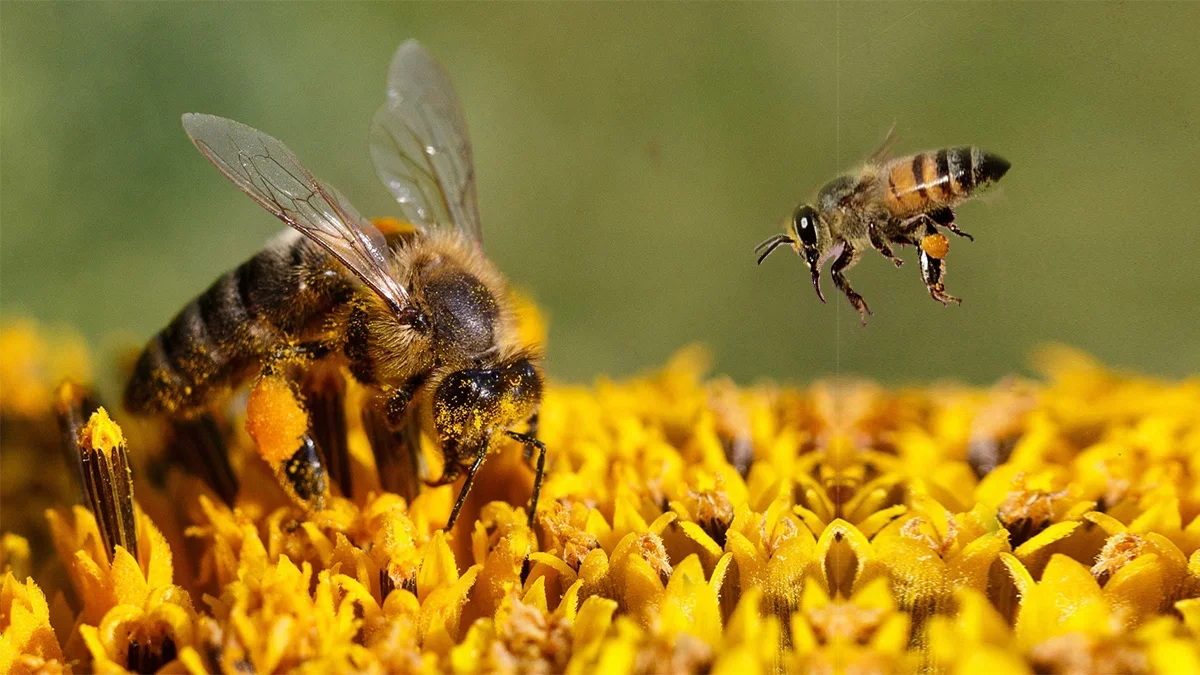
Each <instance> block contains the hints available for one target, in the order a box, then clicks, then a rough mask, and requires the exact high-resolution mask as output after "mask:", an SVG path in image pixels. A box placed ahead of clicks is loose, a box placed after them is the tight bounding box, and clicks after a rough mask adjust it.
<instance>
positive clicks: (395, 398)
mask: <svg viewBox="0 0 1200 675" xmlns="http://www.w3.org/2000/svg"><path fill="white" fill-rule="evenodd" d="M424 383H425V378H424V376H418V377H414V378H412V379H410V380H408V381H407V382H405V383H404V384H402V385H400V386H399V387H396V388H394V389H391V390H390V391H388V392H387V394H386V395H385V396H386V400H385V401H384V405H383V411H384V414H385V415H386V417H387V421H388V425H390V426H391V427H392V430H397V429H400V428H401V427H403V426H404V425H405V423H406V419H405V413H407V412H408V405H409V404H410V403H412V400H413V397H415V396H416V393H417V389H420V387H421V385H422V384H424Z"/></svg>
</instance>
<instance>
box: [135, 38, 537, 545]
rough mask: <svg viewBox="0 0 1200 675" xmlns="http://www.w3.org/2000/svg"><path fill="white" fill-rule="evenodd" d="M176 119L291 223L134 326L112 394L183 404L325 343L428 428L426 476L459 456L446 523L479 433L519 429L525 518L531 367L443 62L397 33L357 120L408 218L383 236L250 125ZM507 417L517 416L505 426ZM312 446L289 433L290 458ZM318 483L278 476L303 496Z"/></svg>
mask: <svg viewBox="0 0 1200 675" xmlns="http://www.w3.org/2000/svg"><path fill="white" fill-rule="evenodd" d="M183 126H184V129H185V130H186V132H187V134H188V136H189V137H190V138H191V140H192V142H193V143H194V144H195V145H196V147H197V148H198V149H199V150H200V152H201V153H202V154H203V155H204V156H205V157H206V158H207V159H208V160H209V161H210V162H212V163H213V164H214V165H215V166H216V167H217V168H218V169H219V170H220V171H221V173H223V174H224V175H225V177H226V178H228V179H229V180H230V181H232V182H233V183H234V184H235V185H236V186H237V187H238V188H239V189H241V190H242V191H243V192H245V193H246V194H247V195H249V196H250V198H251V199H253V200H254V201H255V202H257V203H258V204H259V205H260V206H262V207H263V208H265V209H266V210H267V211H269V212H271V213H272V214H273V215H275V216H276V217H277V218H279V219H280V220H282V221H283V222H285V223H287V224H288V225H289V226H291V228H292V229H289V230H284V232H283V233H282V234H281V235H280V236H278V237H277V238H276V239H275V240H273V241H272V242H271V243H269V244H268V245H267V246H266V248H264V249H263V250H262V251H260V252H259V253H258V254H256V255H255V256H253V257H252V258H250V259H249V260H247V261H246V262H244V263H242V264H241V265H240V266H239V267H237V268H235V269H233V270H231V271H229V272H227V273H225V274H223V275H222V276H221V277H220V278H219V279H217V281H216V282H215V283H213V285H212V286H211V287H209V289H208V290H207V291H205V292H204V293H202V294H201V295H199V296H198V297H197V298H195V299H194V300H192V301H191V302H190V303H188V305H187V306H186V307H184V309H183V310H182V311H181V312H180V313H179V314H178V315H177V316H175V318H174V319H172V321H171V323H170V324H169V325H168V326H167V327H166V328H165V329H164V330H163V331H162V332H160V333H158V334H157V335H155V336H154V338H153V339H151V340H150V342H149V344H148V345H147V346H146V348H145V350H144V351H143V352H142V354H141V356H140V358H139V359H138V361H137V364H136V366H135V368H134V372H133V375H132V377H131V379H130V380H129V383H128V385H127V388H126V390H125V405H126V407H127V408H128V409H129V410H130V411H131V412H134V413H138V414H161V415H165V416H167V417H169V418H174V419H189V418H193V417H195V416H198V415H201V414H204V411H205V410H206V409H207V408H209V407H210V406H211V404H212V403H213V402H214V401H215V400H217V399H218V398H219V397H220V396H221V395H222V394H223V393H224V392H228V391H230V390H232V389H234V388H236V387H238V386H239V385H241V384H243V383H245V382H246V381H248V380H250V379H252V378H254V377H256V376H258V375H259V374H262V373H265V372H270V371H272V370H273V369H274V368H276V367H279V366H280V365H281V364H295V363H300V364H301V365H303V364H304V363H312V362H313V361H314V360H317V359H320V360H322V363H325V362H326V361H324V360H326V359H329V360H332V361H333V362H334V363H339V364H343V365H345V366H346V367H347V369H348V370H349V372H350V373H351V375H352V376H353V377H354V378H355V379H357V380H358V381H359V382H360V383H362V384H364V385H366V386H368V387H371V388H373V389H374V390H375V392H376V395H377V396H380V397H383V399H384V402H383V409H384V410H386V416H387V420H388V422H389V424H391V425H393V426H394V428H395V431H396V432H397V433H398V434H403V433H411V432H412V431H413V429H426V430H428V431H430V433H431V434H432V435H433V437H434V438H436V440H437V441H438V443H439V446H440V449H441V451H442V454H443V456H444V457H445V468H444V470H443V475H442V477H441V478H440V479H439V480H437V481H436V482H434V483H432V484H434V485H443V484H449V483H452V482H453V481H455V480H456V479H457V478H458V477H459V476H460V474H461V473H462V472H464V471H465V472H466V480H465V483H464V484H463V487H462V489H461V490H460V492H459V495H458V498H457V500H456V502H455V504H454V509H453V511H452V512H451V515H450V518H449V522H448V523H447V529H449V528H450V527H451V526H453V524H454V521H455V520H456V519H457V517H458V514H459V511H460V510H461V509H462V505H463V502H464V500H465V499H466V496H467V493H468V492H469V491H470V489H471V484H472V482H473V481H474V479H475V475H476V472H477V471H478V470H479V467H480V465H481V464H482V463H483V461H484V458H485V457H486V456H487V454H488V451H489V449H490V448H491V447H492V445H493V441H495V440H497V439H499V438H501V437H505V436H507V437H509V438H512V439H514V440H516V441H518V442H519V443H522V444H524V445H525V448H526V458H527V459H531V458H532V455H533V451H534V449H535V448H536V449H537V451H538V458H537V468H536V472H537V473H536V477H535V480H534V488H533V495H532V499H531V501H530V508H529V514H528V515H529V521H530V524H532V522H533V516H534V512H535V510H536V508H537V499H538V492H539V491H540V488H541V482H542V475H543V473H544V470H545V462H546V449H545V446H544V445H543V444H542V443H541V441H539V440H538V439H537V419H538V410H539V407H540V404H541V398H542V389H543V382H542V375H541V373H540V369H539V366H538V358H537V356H536V355H535V353H534V351H533V348H532V347H531V346H530V345H525V344H522V343H521V341H520V339H519V337H518V334H517V327H516V319H515V317H514V315H513V311H512V309H511V306H510V302H511V301H510V296H509V290H508V288H507V287H506V284H505V280H504V277H503V276H501V274H500V272H499V271H498V270H497V269H496V268H495V267H494V266H493V264H492V263H491V261H489V260H488V258H487V257H486V256H485V255H484V252H483V248H482V237H481V234H482V230H481V228H480V222H479V212H478V206H477V200H476V189H475V169H474V166H473V163H472V153H471V145H470V141H469V138H468V135H467V125H466V120H465V118H464V116H463V112H462V108H461V106H460V103H459V100H458V96H457V94H456V93H455V90H454V87H453V86H452V84H451V82H450V79H449V77H448V76H447V74H446V72H445V71H444V70H443V69H442V67H441V66H440V65H439V64H438V63H437V62H436V61H435V60H434V59H433V57H432V56H431V55H430V54H429V53H428V52H427V51H425V49H424V48H423V47H421V45H420V44H418V43H417V42H416V41H411V40H410V41H408V42H405V43H404V44H402V45H401V46H400V48H399V49H398V50H397V51H396V53H395V55H394V57H393V58H392V62H391V66H390V69H389V72H388V84H387V101H386V103H384V105H383V106H382V107H381V108H380V109H379V111H378V112H377V113H376V114H375V117H374V120H373V122H372V126H371V135H370V151H371V157H372V159H373V161H374V163H375V168H376V172H377V173H378V175H379V177H380V179H381V180H382V181H383V183H384V185H385V186H386V187H387V188H388V190H389V191H390V192H391V193H392V194H393V195H394V196H395V198H396V200H397V201H399V203H400V206H401V209H402V210H403V212H404V214H405V216H406V217H407V220H408V221H409V222H410V223H411V225H412V226H413V228H412V231H411V232H409V233H407V234H406V235H404V236H392V237H390V238H389V237H385V235H384V234H383V233H382V232H381V231H380V229H378V228H377V227H376V226H375V225H374V224H373V223H372V222H370V221H368V220H366V219H364V218H363V217H362V216H360V215H359V213H358V211H356V210H355V209H354V207H353V206H351V205H350V203H349V202H348V201H347V200H346V198H345V197H343V196H342V194H341V193H340V192H338V191H337V190H336V189H334V188H333V187H331V186H330V185H328V184H326V183H323V182H321V181H319V180H317V179H316V178H314V177H313V175H312V174H311V173H310V172H309V171H308V170H307V169H305V168H304V167H303V166H302V165H301V164H300V161H299V160H298V159H296V156H295V155H294V154H293V153H292V152H291V151H290V150H289V149H288V148H287V147H286V146H284V144H283V143H281V142H279V141H278V140H276V139H274V138H272V137H271V136H268V135H267V134H264V133H262V132H261V131H258V130H256V129H253V128H251V127H248V126H246V125H244V124H240V123H238V122H234V121H232V120H228V119H225V118H221V117H215V116H212V115H202V114H186V115H184V116H183ZM523 421H524V422H527V423H528V431H527V432H518V431H514V430H513V429H512V428H511V427H513V426H514V425H517V424H519V423H521V422H523ZM418 433H419V431H418ZM311 457H313V454H312V452H311V448H306V447H301V448H299V449H298V450H297V455H296V456H295V457H293V460H289V461H293V462H301V461H308V458H311ZM302 474H303V475H306V474H307V472H299V473H298V474H297V475H302ZM289 475H290V474H289ZM318 485H319V488H316V487H314V486H318ZM323 486H324V481H323V480H321V481H319V483H318V482H315V481H311V480H309V481H307V483H304V482H303V481H302V482H301V483H300V484H296V485H293V487H294V488H295V489H296V491H297V493H299V494H300V496H301V497H302V498H304V497H306V494H305V492H306V491H307V492H312V491H313V490H314V489H323Z"/></svg>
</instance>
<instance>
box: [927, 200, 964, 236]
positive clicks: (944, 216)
mask: <svg viewBox="0 0 1200 675" xmlns="http://www.w3.org/2000/svg"><path fill="white" fill-rule="evenodd" d="M926 217H927V218H928V219H929V220H932V221H933V222H934V223H936V224H937V225H941V226H942V227H944V228H946V229H947V230H950V231H951V232H953V233H954V234H957V235H958V236H960V237H966V238H967V239H968V240H970V241H975V237H972V236H971V235H969V234H967V233H966V232H963V231H962V230H960V229H958V224H957V223H955V222H954V220H955V218H956V217H957V216H955V214H954V209H952V208H950V207H948V206H943V207H942V208H940V209H935V210H933V211H930V212H929V215H928V216H926Z"/></svg>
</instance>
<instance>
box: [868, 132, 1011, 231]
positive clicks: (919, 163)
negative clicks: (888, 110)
mask: <svg viewBox="0 0 1200 675" xmlns="http://www.w3.org/2000/svg"><path fill="white" fill-rule="evenodd" d="M1009 166H1010V165H1009V163H1008V162H1007V161H1005V160H1004V159H1002V158H1000V157H998V156H996V155H993V154H991V153H989V152H985V151H983V150H981V149H979V148H975V147H961V148H943V149H941V150H930V151H928V152H922V153H918V154H916V155H912V156H911V157H901V158H899V159H894V160H892V161H890V162H888V164H887V166H886V167H885V168H884V170H883V172H882V175H883V177H884V179H885V181H886V185H885V186H884V188H885V191H886V193H885V194H886V196H885V201H886V203H887V206H888V210H890V211H891V212H892V213H893V214H895V215H898V216H906V215H912V214H916V213H922V212H926V211H930V210H933V209H936V208H939V207H942V206H953V205H954V204H957V203H959V202H961V201H963V200H964V199H967V198H968V197H970V196H971V195H972V194H974V192H975V191H976V190H979V189H980V188H982V187H984V186H986V185H989V184H991V183H994V182H996V181H998V180H1000V177H1001V176H1003V175H1004V174H1005V172H1007V171H1008V168H1009Z"/></svg>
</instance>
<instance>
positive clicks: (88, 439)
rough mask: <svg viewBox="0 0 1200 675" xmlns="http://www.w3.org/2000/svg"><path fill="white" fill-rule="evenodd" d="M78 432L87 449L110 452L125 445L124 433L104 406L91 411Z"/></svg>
mask: <svg viewBox="0 0 1200 675" xmlns="http://www.w3.org/2000/svg"><path fill="white" fill-rule="evenodd" d="M79 434H80V440H81V441H82V443H83V445H84V446H85V447H87V448H88V449H89V450H99V451H101V452H112V451H113V450H116V449H117V448H119V447H121V446H123V445H125V435H124V434H123V433H121V427H119V426H117V423H116V422H114V421H113V420H112V418H111V417H109V416H108V411H107V410H105V409H104V408H100V409H99V410H97V411H96V412H94V413H92V416H91V418H89V419H88V421H87V424H85V425H84V427H83V429H82V430H81V431H80V432H79Z"/></svg>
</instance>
